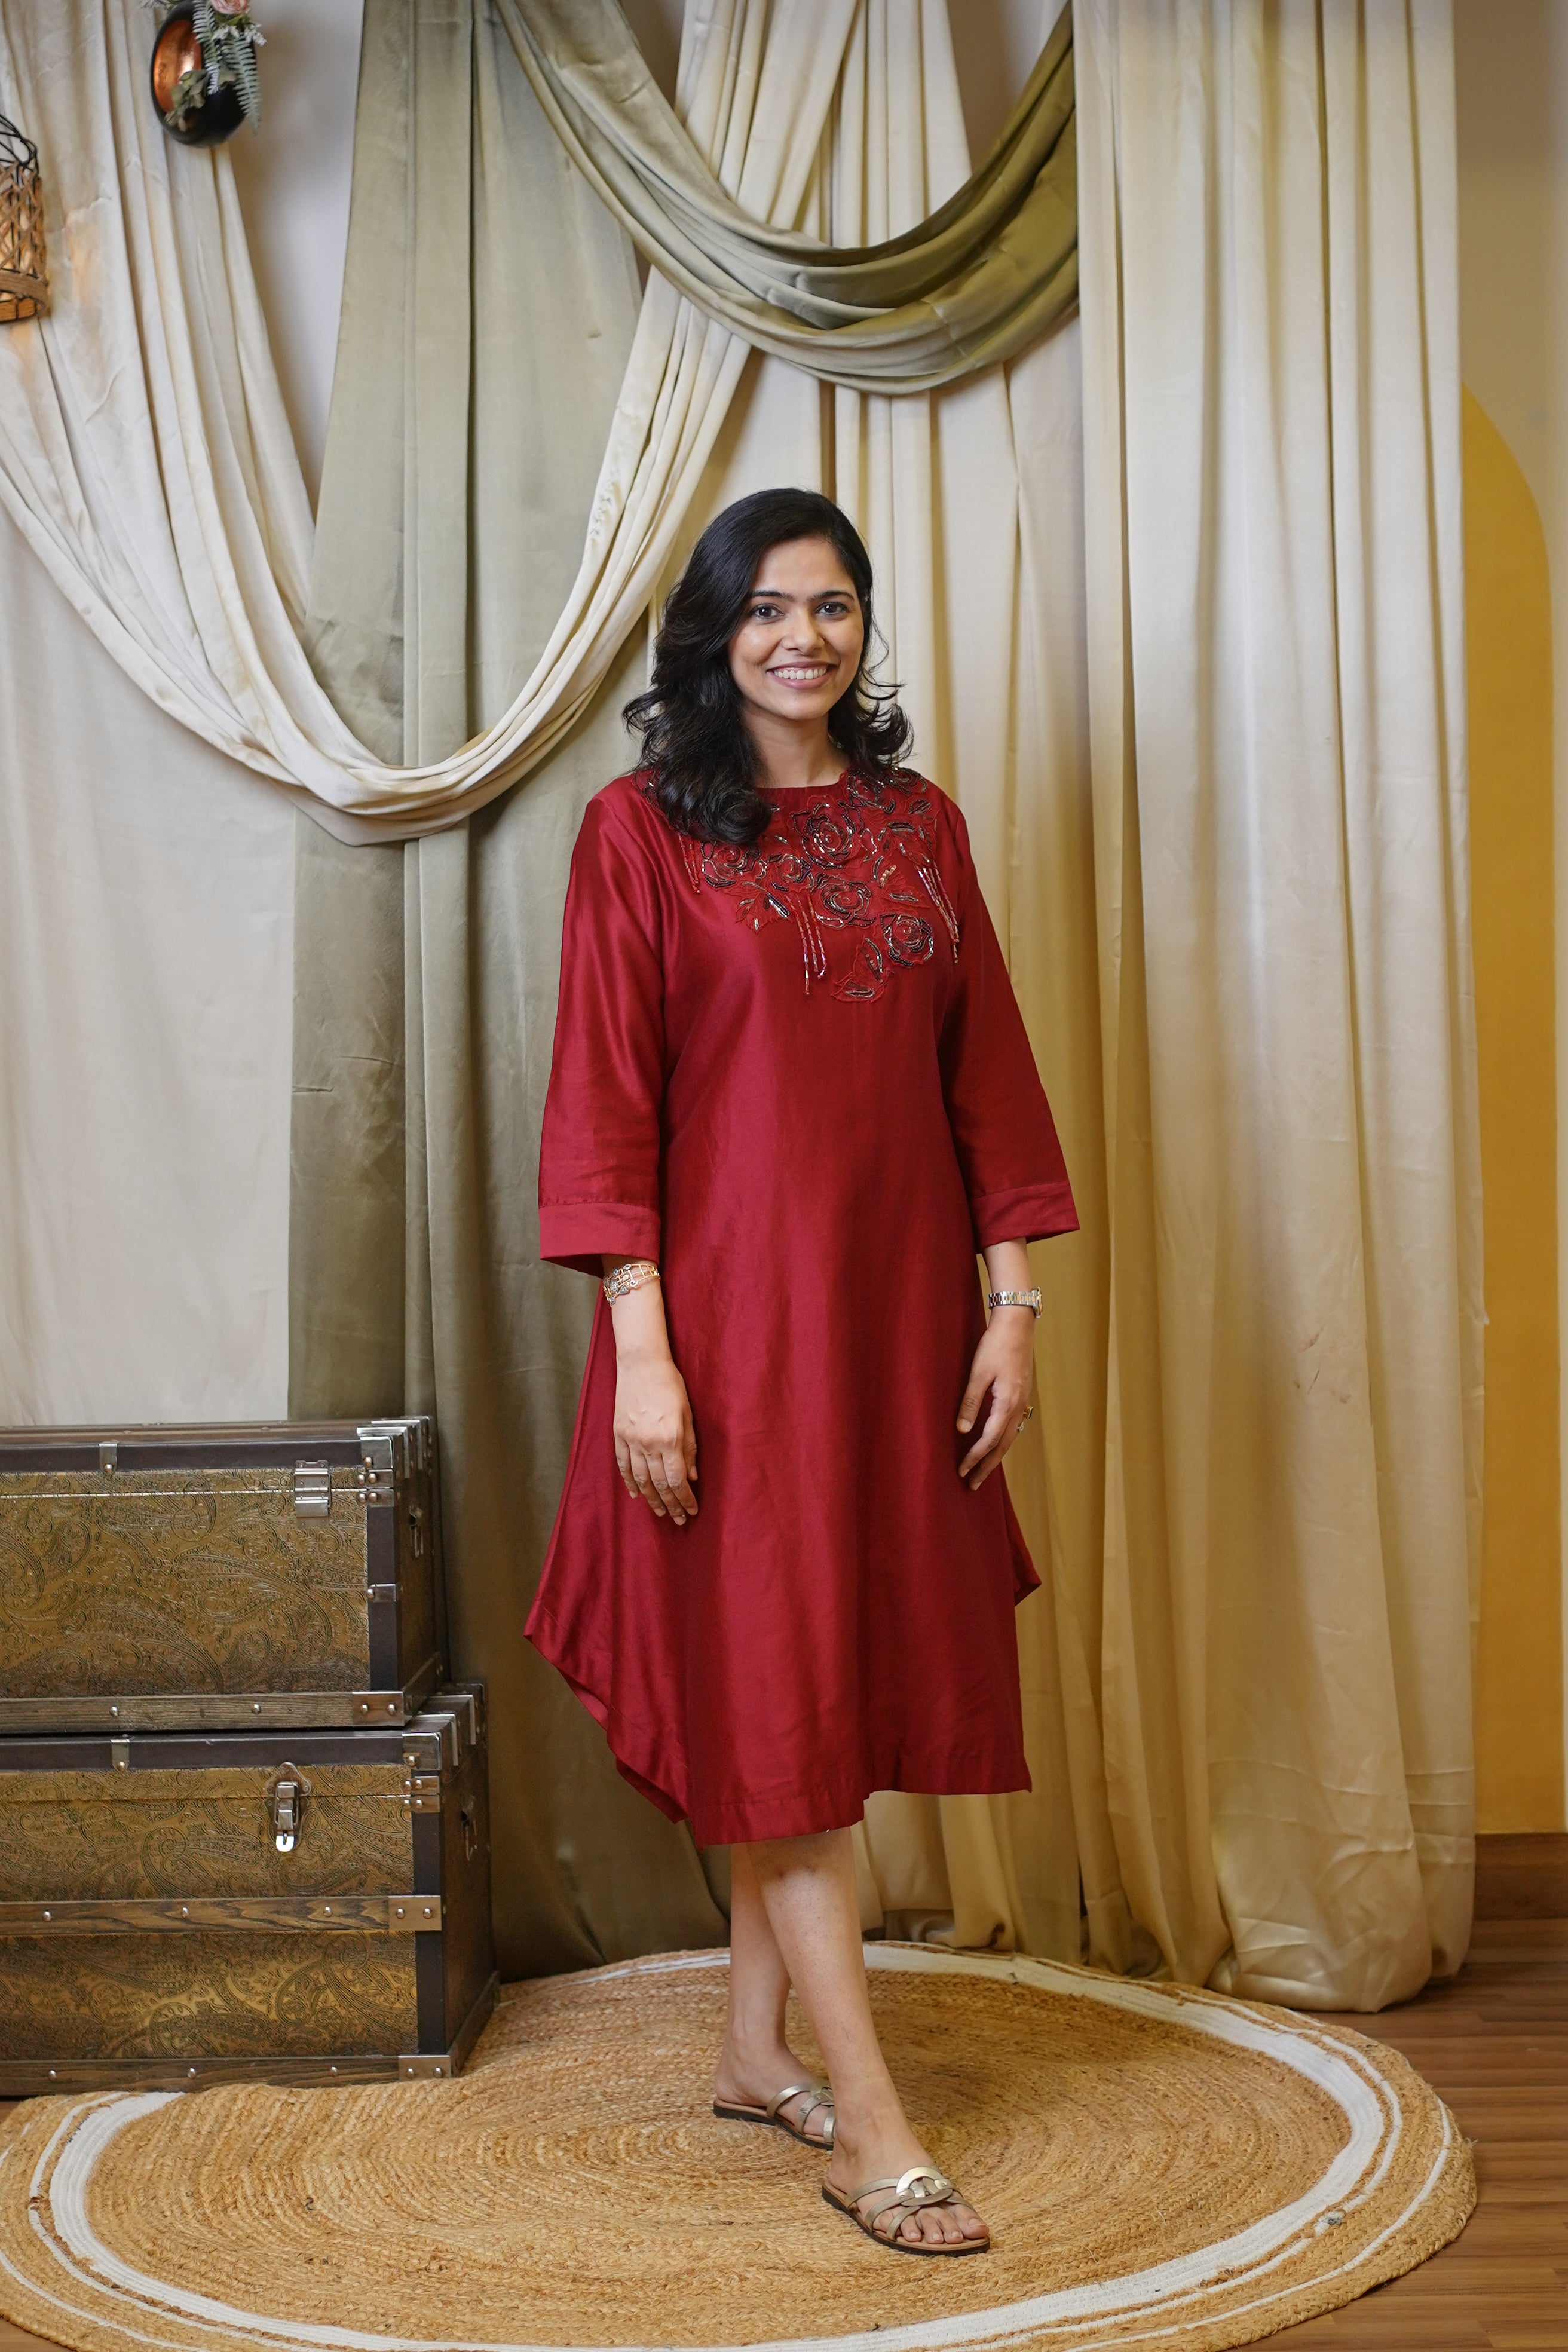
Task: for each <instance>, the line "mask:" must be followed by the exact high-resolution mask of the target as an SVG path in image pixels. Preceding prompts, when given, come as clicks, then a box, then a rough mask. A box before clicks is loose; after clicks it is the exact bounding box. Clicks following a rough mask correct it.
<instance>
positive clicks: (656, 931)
mask: <svg viewBox="0 0 1568 2352" xmlns="http://www.w3.org/2000/svg"><path fill="white" fill-rule="evenodd" d="M664 1081H665V1029H664V980H663V967H662V960H661V952H660V908H659V901H658V885H657V881H656V879H655V876H654V872H653V868H652V865H651V861H650V860H649V858H648V857H647V853H646V848H645V846H644V845H643V844H642V843H641V841H640V840H639V838H638V836H637V831H636V826H635V812H631V813H628V812H625V811H621V810H618V809H617V808H616V806H615V805H614V803H613V801H612V800H611V797H610V795H609V794H608V793H597V794H595V798H594V799H593V800H591V801H590V802H589V803H588V807H587V811H586V813H585V814H584V819H583V828H582V831H581V832H580V834H579V835H578V836H577V845H576V848H575V849H574V852H573V856H572V877H571V881H570V883H569V885H568V887H567V892H566V912H565V920H564V924H563V930H562V940H561V993H560V999H559V1002H558V1004H557V1007H556V1014H555V1047H554V1052H553V1054H552V1058H551V1066H550V1087H549V1091H548V1093H547V1094H546V1097H545V1102H544V1126H543V1132H542V1138H541V1142H540V1150H539V1254H540V1255H541V1257H542V1258H545V1259H548V1260H550V1261H552V1263H553V1264H555V1265H570V1266H574V1267H577V1268H578V1269H579V1270H580V1271H581V1272H583V1273H584V1274H597V1273H598V1272H599V1271H600V1261H601V1258H602V1257H604V1256H605V1255H608V1256H613V1257H649V1258H657V1257H658V1254H659V1240H660V1203H659V1120H660V1112H661V1108H662V1105H663V1098H664Z"/></svg>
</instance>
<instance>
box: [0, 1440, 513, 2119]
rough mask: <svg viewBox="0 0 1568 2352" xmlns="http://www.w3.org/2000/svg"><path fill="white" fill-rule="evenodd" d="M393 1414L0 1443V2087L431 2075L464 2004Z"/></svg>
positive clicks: (419, 1542)
mask: <svg viewBox="0 0 1568 2352" xmlns="http://www.w3.org/2000/svg"><path fill="white" fill-rule="evenodd" d="M445 1652H446V1639H445V1625H444V1622H443V1615H442V1607H441V1581H440V1552H439V1510H438V1504H437V1483H436V1464H435V1451H434V1441H433V1434H432V1431H431V1428H430V1424H429V1423H428V1422H427V1421H425V1420H408V1421H395V1422H374V1423H366V1424H363V1425H359V1424H355V1423H339V1422H328V1423H288V1424H272V1425H266V1426H261V1425H258V1426H235V1425H225V1426H221V1427H219V1426H215V1427H212V1428H205V1429H146V1430H129V1431H121V1432H115V1431H109V1430H101V1431H100V1430H19V1431H11V1432H8V1433H0V1980H3V1981H4V1984H5V1996H6V1997H5V2002H4V2005H3V2007H0V2095H8V2096H13V2097H15V2096H17V2095H26V2094H30V2093H34V2092H42V2091H51V2090H70V2089H81V2088H97V2087H100V2086H106V2085H109V2084H121V2083H141V2084H167V2085H175V2084H183V2085H185V2086H187V2087H189V2086H192V2085H194V2084H201V2083H208V2082H213V2081H217V2080H222V2079H232V2078H234V2077H237V2076H245V2075H252V2076H256V2077H259V2078H262V2079H266V2080H271V2081H278V2080H287V2081H295V2082H331V2081H334V2080H340V2081H341V2080H346V2079H351V2078H353V2077H361V2078H363V2077H366V2076H387V2075H392V2074H452V2073H455V2072H456V2071H457V2070H458V2067H459V2066H460V2065H461V2064H462V2063H463V2060H464V2058H465V2057H466V2056H467V2054H468V2050H469V2049H470V2048H471V2046H472V2044H473V2042H474V2040H475V2039H476V2037H477V2036H478V2033H479V2029H480V2027H481V2026H482V2025H483V2023H484V2021H485V2019H486V2017H487V2016H488V2015H489V2009H490V2006H491V2004H492V2002H493V2000H494V1993H495V1977H494V1972H493V1962H492V1955H491V1942H490V1925H489V1813H488V1793H487V1783H486V1773H485V1757H486V1744H485V1720H484V1701H483V1693H482V1691H481V1690H480V1689H479V1686H478V1685H473V1684H461V1685H450V1684H447V1682H446V1681H445V1671H444V1670H445Z"/></svg>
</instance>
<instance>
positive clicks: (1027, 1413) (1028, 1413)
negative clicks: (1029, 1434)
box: [1013, 1404, 1035, 1437]
mask: <svg viewBox="0 0 1568 2352" xmlns="http://www.w3.org/2000/svg"><path fill="white" fill-rule="evenodd" d="M1034 1411H1035V1408H1034V1406H1033V1405H1032V1404H1026V1406H1025V1407H1024V1421H1028V1420H1030V1419H1032V1418H1033V1415H1034ZM1024 1421H1021V1422H1020V1423H1018V1426H1017V1428H1016V1430H1015V1431H1014V1433H1013V1434H1014V1436H1015V1437H1021V1436H1022V1435H1023V1433H1024Z"/></svg>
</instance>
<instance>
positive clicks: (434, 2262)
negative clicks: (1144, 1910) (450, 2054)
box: [0, 1945, 1475, 2352]
mask: <svg viewBox="0 0 1568 2352" xmlns="http://www.w3.org/2000/svg"><path fill="white" fill-rule="evenodd" d="M868 1961H869V1963H870V1970H871V1993H872V2001H873V2006H874V2008H875V2011H876V2015H877V2022H878V2028H879V2032H880V2034H881V2037H882V2043H883V2047H884V2049H885V2050H887V2052H888V2053H889V2060H890V2063H891V2065H892V2069H893V2073H894V2075H895V2077H896V2079H897V2081H898V2083H899V2086H900V2091H901V2092H902V2094H903V2096H904V2098H905V2101H906V2103H907V2105H908V2106H909V2109H910V2116H911V2118H912V2119H913V2120H914V2122H915V2125H916V2128H917V2129H918V2130H920V2131H921V2134H922V2136H923V2137H925V2139H926V2141H927V2144H928V2145H929V2146H930V2147H931V2150H932V2153H933V2155H934V2157H935V2158H936V2160H937V2162H938V2163H939V2164H940V2165H942V2168H944V2169H945V2170H947V2171H948V2172H950V2173H951V2174H952V2177H953V2178H954V2179H957V2180H958V2181H959V2182H960V2183H961V2184H962V2185H963V2188H964V2189H965V2190H966V2191H967V2192H968V2193H969V2194H970V2195H971V2196H973V2199H974V2200H975V2201H976V2203H977V2204H978V2205H979V2207H980V2209H981V2210H982V2211H983V2212H984V2215H985V2217H986V2219H987V2221H989V2223H990V2225H991V2229H992V2231H993V2233H994V2246H993V2249H992V2251H991V2252H990V2253H988V2254H985V2255H982V2256H980V2257H978V2258H971V2259H967V2260H963V2261H931V2260H924V2261H922V2260H919V2259H912V2258H909V2257H904V2256H900V2255H896V2254H892V2253H889V2252H883V2251H881V2250H880V2249H879V2248H878V2247H876V2246H874V2245H872V2244H870V2243H869V2242H868V2240H867V2239H866V2238H864V2237H863V2236H862V2235H860V2233H859V2232H858V2231H856V2230H854V2229H853V2228H852V2227H851V2225H850V2224H849V2223H848V2222H847V2221H846V2220H845V2219H844V2218H843V2217H842V2216H841V2215H839V2214H837V2213H836V2212H834V2211H833V2210H831V2209H830V2208H829V2207H828V2206H827V2205H826V2204H825V2203H824V2202H823V2200H822V2198H821V2196H820V2193H819V2192H820V2184H821V2176H822V2172H823V2169H824V2166H823V2162H822V2159H821V2158H819V2157H817V2156H816V2155H814V2154H813V2153H812V2152H811V2151H810V2150H808V2149H805V2148H803V2147H798V2146H796V2145H795V2143H794V2142H793V2141H791V2140H789V2139H788V2138H786V2137H785V2136H784V2134H783V2133H781V2132H776V2131H763V2130H759V2129H757V2128H755V2127H754V2126H746V2125H741V2124H726V2123H721V2122H719V2121H717V2120H716V2119H715V2118H714V2116H712V2115H711V2113H710V2095H711V2094H710V2083H711V2077H712V2068H713V2062H714V2058H715V2054H716V2053H717V2050H718V2047H719V2042H720V2038H721V2032H722V2023H723V2012H724V1991H725V1967H726V1956H725V1955H724V1954H722V1953H711V1952H703V1953H689V1954H672V1955H668V1956H665V1957H661V1958H655V1959H650V1960H641V1961H635V1962H631V1963H628V1964H626V1965H625V1966H622V1967H616V1968H609V1969H595V1970H592V1971H589V1972H586V1973H584V1974H582V1975H577V1976H571V1977H556V1978H550V1979H542V1980H541V1981H539V1982H537V1983H532V1984H525V1985H515V1986H512V1987H510V1988H509V1989H508V1990H507V1991H506V1992H504V1993H503V1995H502V1998H501V2005H500V2010H499V2011H498V2012H497V2015H496V2017H495V2019H494V2021H493V2022H492V2023H491V2025H490V2027H489V2030H488V2032H486V2034H485V2036H484V2039H483V2041H482V2042H481V2043H480V2045H479V2050H478V2052H477V2053H476V2056H475V2058H474V2059H473V2060H472V2061H471V2062H470V2064H469V2066H468V2071H467V2072H466V2073H465V2074H463V2075H462V2076H461V2077H460V2078H459V2079H458V2081H456V2082H451V2083H444V2082H417V2083H396V2084H371V2085H363V2084H362V2085H358V2086H353V2087H345V2088H343V2089H328V2090H284V2089H278V2088H269V2087H266V2086H256V2085H251V2084H246V2085H235V2086H224V2087H219V2088H216V2089H213V2090H209V2091H205V2092H201V2093H196V2094H184V2093H167V2092H149V2093H140V2094H138V2093H124V2092H115V2093H109V2094H104V2095H100V2096H98V2097H96V2098H89V2097H76V2098H51V2099H35V2100H32V2101H30V2102H29V2103H28V2104H27V2105H26V2106H24V2107H21V2108H19V2109H17V2110H16V2113H15V2114H14V2115H13V2116H11V2118H10V2119H9V2121H8V2122H7V2124H6V2125H5V2126H4V2127H3V2128H0V2311H3V2312H4V2313H5V2315H6V2316H7V2317H8V2318H10V2319H12V2320H14V2321H15V2322H16V2324H17V2325H18V2326H22V2327H26V2328H30V2329H32V2330H34V2331H35V2332H36V2333H37V2334H38V2335H41V2336H49V2337H52V2338H53V2339H55V2340H56V2341H57V2342H58V2343H61V2344H64V2345H68V2346H72V2347H79V2352H146V2347H157V2352H258V2347H283V2346H301V2347H303V2346H306V2345H309V2346H310V2347H317V2352H338V2347H341V2352H429V2348H430V2347H453V2352H455V2348H456V2347H522V2346H527V2347H557V2346H559V2347H565V2346H582V2347H587V2346H595V2347H605V2346H611V2345H617V2346H620V2345H626V2346H632V2345H636V2346H647V2347H655V2346H657V2347H698V2346H701V2347H720V2346H723V2347H730V2346H736V2347H738V2346H741V2345H774V2346H780V2345H789V2346H793V2347H800V2346H804V2345H806V2344H812V2343H817V2342H824V2341H831V2342H833V2343H835V2344H836V2345H837V2346H838V2347H840V2352H850V2347H864V2352H872V2347H873V2344H874V2345H875V2347H878V2352H887V2347H889V2331H896V2333H895V2334H894V2336H893V2339H892V2344H893V2347H894V2352H927V2347H930V2352H937V2347H963V2346H973V2347H986V2352H999V2347H1016V2352H1026V2347H1040V2352H1046V2347H1049V2352H1089V2347H1094V2352H1110V2347H1128V2352H1133V2347H1153V2346H1155V2345H1158V2346H1159V2347H1161V2352H1223V2347H1229V2346H1232V2345H1239V2344H1246V2343H1250V2342H1253V2341H1254V2340H1256V2339H1257V2338H1258V2337H1259V2336H1268V2335H1271V2334H1273V2333H1274V2332H1275V2331H1276V2330H1277V2329H1279V2328H1281V2327H1286V2326H1290V2325H1292V2324H1293V2323H1295V2322H1296V2321H1299V2320H1302V2319H1306V2318H1310V2317H1311V2316H1312V2315H1315V2314H1317V2313H1320V2312H1324V2311H1329V2310H1332V2309H1334V2308H1335V2307H1336V2306H1338V2305H1342V2304H1345V2303H1348V2302H1350V2301H1351V2300H1352V2298H1354V2297H1355V2296H1357V2295H1359V2294H1364V2293H1365V2292H1366V2291H1367V2289H1368V2288H1369V2287H1373V2286H1375V2285H1377V2284H1380V2283H1381V2282H1382V2281H1383V2280H1384V2279H1388V2278H1393V2277H1395V2276H1397V2275H1398V2274H1399V2273H1401V2272H1404V2271H1406V2270H1409V2269H1412V2268H1413V2267H1414V2266H1415V2263H1419V2262H1421V2261H1423V2260H1424V2259H1425V2258H1426V2255H1428V2254H1430V2253H1432V2252H1436V2249H1437V2248H1438V2247H1439V2246H1442V2245H1444V2244H1446V2243H1447V2242H1448V2240H1449V2239H1451V2238H1453V2237H1455V2236H1457V2234H1458V2231H1460V2230H1461V2229H1462V2228H1463V2226H1464V2223H1465V2221H1466V2220H1467V2218H1468V2215H1469V2212H1470V2210H1471V2208H1472V2206H1473V2204H1474V2202H1475V2179H1474V2173H1473V2169H1472V2167H1471V2162H1470V2157H1469V2151H1468V2147H1466V2145H1465V2143H1464V2141H1463V2139H1462V2138H1461V2137H1460V2136H1459V2134H1458V2130H1457V2128H1456V2126H1455V2124H1454V2121H1453V2118H1452V2116H1450V2115H1449V2113H1448V2111H1447V2108H1446V2107H1445V2106H1444V2105H1443V2104H1442V2102H1441V2101H1440V2100H1439V2099H1438V2098H1437V2096H1436V2094H1435V2093H1434V2092H1433V2091H1432V2090H1431V2089H1430V2087H1429V2086H1428V2085H1427V2084H1426V2083H1424V2082H1423V2081H1422V2080H1421V2078H1420V2077H1419V2075H1417V2074H1415V2073H1414V2072H1413V2071H1412V2069H1411V2068H1410V2067H1409V2066H1408V2065H1406V2064H1405V2062H1404V2060H1403V2059H1401V2058H1400V2057H1399V2056H1398V2055H1397V2054H1396V2053H1394V2051H1392V2050H1389V2049H1386V2048H1384V2047H1383V2046H1382V2045H1380V2044H1377V2043H1373V2042H1367V2041H1366V2040H1364V2039H1363V2037H1362V2036H1361V2035H1359V2034H1356V2033H1354V2032H1351V2031H1350V2030H1349V2029H1348V2028H1344V2027H1339V2026H1335V2025H1333V2024H1331V2023H1325V2022H1323V2021H1321V2020H1316V2019H1305V2018H1301V2017H1298V2016H1295V2015H1292V2014H1290V2013H1289V2012H1288V2011H1282V2010H1271V2009H1265V2008H1260V2007H1258V2006H1257V2005H1255V2004H1252V2003H1248V2002H1243V2001H1236V2000H1225V1999H1222V1998H1220V1997H1218V1996H1216V1995H1213V1994H1206V1993H1196V1992H1192V1991H1189V1990H1184V1989H1180V1988H1174V1987H1170V1986H1156V1985H1149V1984H1130V1983H1127V1982H1125V1981H1124V1980H1122V1979H1117V1978H1111V1977H1106V1976H1101V1975H1099V1974H1096V1973H1094V1972H1091V1971H1089V1970H1087V1969H1073V1968H1068V1967H1064V1966H1061V1965H1058V1964H1057V1963H1055V1962H1049V1961H1040V1960H1031V1959H1025V1958H1016V1957H1006V1956H989V1955H984V1956H983V1955H973V1954H966V1953H950V1952H946V1951H942V1950H940V1949H936V1948H931V1947H928V1946H895V1945H886V1946H880V1947H878V1946H872V1947H870V1948H868ZM803 2041H804V2037H803V2038H802V2039H801V2040H797V2041H796V2043H795V2046H796V2048H797V2049H800V2048H802V2047H803Z"/></svg>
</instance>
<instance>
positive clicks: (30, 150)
mask: <svg viewBox="0 0 1568 2352" xmlns="http://www.w3.org/2000/svg"><path fill="white" fill-rule="evenodd" d="M48 301H49V281H48V278H47V274H46V272H45V268H44V200H43V194H42V191H41V189H40V188H39V185H38V151H37V148H36V147H35V146H34V144H33V142H32V141H31V140H30V139H24V137H23V136H22V133H21V132H20V131H18V130H17V128H16V124H15V123H14V122H11V121H7V120H6V118H5V115H3V114H0V323H3V322H6V321H9V320H13V319H36V318H37V315H38V313H39V311H40V310H47V308H48Z"/></svg>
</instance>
